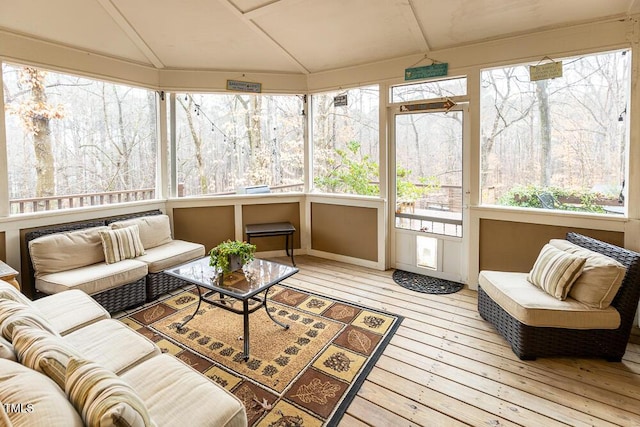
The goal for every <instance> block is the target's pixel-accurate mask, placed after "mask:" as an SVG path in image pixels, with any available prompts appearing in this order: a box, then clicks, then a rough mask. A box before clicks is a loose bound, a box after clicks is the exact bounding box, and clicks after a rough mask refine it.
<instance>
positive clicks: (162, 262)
mask: <svg viewBox="0 0 640 427" xmlns="http://www.w3.org/2000/svg"><path fill="white" fill-rule="evenodd" d="M203 256H204V246H203V245H201V244H199V243H192V242H185V241H183V240H172V241H171V242H169V243H166V244H164V245H161V246H157V247H155V248H151V249H147V250H146V254H145V255H142V256H140V257H138V258H136V261H142V262H145V263H147V265H148V267H149V273H159V272H161V271H164V270H166V269H167V268H171V267H175V266H176V265H180V264H184V263H185V262H189V261H191V260H194V259H197V258H202V257H203Z"/></svg>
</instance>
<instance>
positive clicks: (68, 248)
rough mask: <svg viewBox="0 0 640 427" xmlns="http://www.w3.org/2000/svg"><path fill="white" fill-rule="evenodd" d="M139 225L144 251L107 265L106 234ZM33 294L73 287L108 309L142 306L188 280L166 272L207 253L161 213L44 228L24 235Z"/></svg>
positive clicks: (111, 310)
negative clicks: (174, 231)
mask: <svg viewBox="0 0 640 427" xmlns="http://www.w3.org/2000/svg"><path fill="white" fill-rule="evenodd" d="M132 225H135V226H136V228H137V230H138V232H139V238H140V240H141V244H142V245H143V246H144V254H142V255H139V256H135V257H132V258H131V259H123V260H121V261H118V262H112V263H107V262H106V261H105V253H104V251H103V243H102V240H101V239H102V238H101V236H100V233H101V232H104V231H107V230H116V229H122V228H125V227H129V226H132ZM25 246H26V249H27V255H28V259H29V273H30V279H31V282H30V285H29V286H28V287H26V288H25V289H23V292H24V293H25V294H26V295H28V296H30V297H32V298H39V297H40V296H42V295H50V294H55V293H58V292H62V291H65V290H68V289H80V290H83V291H84V292H86V293H87V294H89V295H91V296H92V297H93V298H94V299H95V300H96V301H97V302H98V303H100V304H101V305H102V306H103V307H105V308H106V309H107V311H108V312H109V313H115V312H118V311H121V310H124V309H126V308H128V307H132V306H136V305H140V304H142V303H144V302H146V301H149V300H152V299H155V298H157V297H158V296H159V295H161V294H163V293H165V292H167V291H170V290H172V289H175V288H178V287H180V286H182V285H183V283H182V282H181V281H180V280H178V279H176V278H174V277H172V276H169V275H166V274H164V273H163V271H164V270H165V269H167V268H170V267H173V266H176V265H178V264H182V263H185V262H188V261H191V260H193V259H196V258H199V257H202V256H204V253H205V249H204V246H203V245H201V244H198V243H192V242H185V241H182V240H175V239H173V238H172V235H171V227H170V223H169V218H168V217H167V216H166V215H163V214H162V212H160V211H146V212H140V213H135V214H131V215H125V216H119V217H111V218H105V219H98V220H90V221H83V222H76V223H70V224H61V225H58V226H54V227H44V228H39V229H35V230H30V231H29V232H27V233H25Z"/></svg>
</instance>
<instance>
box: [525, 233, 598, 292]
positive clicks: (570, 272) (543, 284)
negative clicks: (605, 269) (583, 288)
mask: <svg viewBox="0 0 640 427" xmlns="http://www.w3.org/2000/svg"><path fill="white" fill-rule="evenodd" d="M586 260H587V259H586V258H584V257H580V256H578V255H574V254H570V253H568V252H565V251H563V250H561V249H558V248H555V247H553V246H551V245H550V244H548V243H547V244H546V245H544V246H543V247H542V249H541V250H540V254H539V255H538V258H537V259H536V262H535V263H534V264H533V268H532V269H531V272H529V275H528V276H527V280H529V281H530V282H531V283H533V284H534V285H536V286H537V287H539V288H540V289H542V290H543V291H545V292H546V293H548V294H549V295H551V296H553V297H555V298H557V299H559V300H563V299H565V298H566V297H567V294H568V293H569V289H570V288H571V285H573V282H575V281H576V279H577V278H578V276H580V273H582V268H583V267H584V263H585V261H586Z"/></svg>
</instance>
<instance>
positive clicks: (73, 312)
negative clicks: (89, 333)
mask: <svg viewBox="0 0 640 427" xmlns="http://www.w3.org/2000/svg"><path fill="white" fill-rule="evenodd" d="M33 305H34V306H35V307H36V308H37V309H38V310H40V312H41V313H42V315H43V316H44V317H45V319H47V320H48V321H49V323H51V325H52V326H53V327H54V329H55V330H56V331H58V333H59V334H60V335H66V334H68V333H70V332H73V331H75V330H77V329H80V328H83V327H85V326H87V325H89V324H91V323H95V322H97V321H99V320H102V319H109V318H110V317H111V315H110V314H109V312H108V311H107V310H105V308H104V307H102V306H101V305H100V304H98V303H97V302H96V300H94V299H93V298H91V297H90V296H89V295H87V294H86V293H85V292H83V291H81V290H79V289H73V290H70V291H64V292H59V293H57V294H53V295H48V296H46V297H44V298H39V299H37V300H35V301H33Z"/></svg>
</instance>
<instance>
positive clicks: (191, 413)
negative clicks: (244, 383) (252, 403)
mask: <svg viewBox="0 0 640 427" xmlns="http://www.w3.org/2000/svg"><path fill="white" fill-rule="evenodd" d="M122 378H123V379H124V380H125V381H127V382H128V383H129V384H131V386H132V387H133V388H134V389H135V390H136V392H137V393H138V395H139V396H140V397H141V398H142V400H144V402H145V404H146V405H147V408H148V409H149V413H150V414H151V418H152V419H153V420H154V421H155V422H156V423H157V424H158V426H180V425H185V421H186V420H188V424H189V425H192V426H216V427H223V426H228V427H241V426H246V425H247V415H246V412H245V410H244V406H243V404H242V402H240V400H238V398H237V397H235V396H234V395H233V394H231V393H230V392H228V391H227V390H225V389H224V388H222V387H220V386H218V385H216V384H215V383H214V382H213V381H211V380H210V379H209V378H207V377H205V376H204V375H202V374H200V373H198V372H196V371H194V370H193V369H192V368H190V367H189V366H187V365H185V364H184V362H182V361H180V360H178V359H176V358H175V357H174V356H171V355H168V354H161V355H160V356H156V357H152V358H151V359H149V360H147V361H145V362H143V363H141V364H139V365H137V366H134V367H133V368H131V369H130V370H129V371H127V372H125V373H124V374H123V375H122ZM203 396H206V399H205V400H204V401H203ZM167 402H171V403H170V404H167ZM203 402H209V403H210V404H203Z"/></svg>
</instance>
